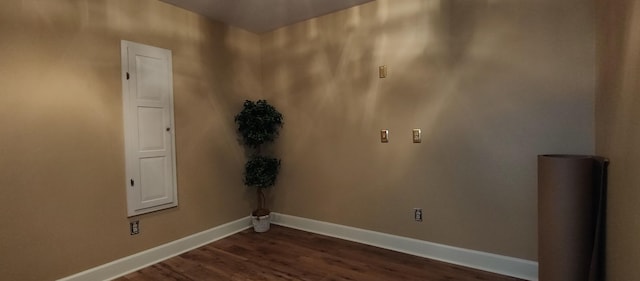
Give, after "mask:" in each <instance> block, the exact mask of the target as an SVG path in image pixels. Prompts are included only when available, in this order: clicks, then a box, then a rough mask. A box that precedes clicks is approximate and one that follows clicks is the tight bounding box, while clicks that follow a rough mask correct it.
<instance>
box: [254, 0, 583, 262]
mask: <svg viewBox="0 0 640 281" xmlns="http://www.w3.org/2000/svg"><path fill="white" fill-rule="evenodd" d="M593 13H594V5H593V3H592V2H591V1H586V0H570V1H552V0H543V1H541V0H522V1H512V0H491V1H489V0H442V1H438V0H402V1H398V0H393V1H391V0H378V1H375V2H372V3H369V4H365V5H362V6H358V7H354V8H352V9H349V10H346V11H342V12H338V13H335V14H331V15H327V16H324V17H321V18H317V19H313V20H310V21H307V22H303V23H299V24H296V25H293V26H289V27H286V28H282V29H279V30H276V31H274V32H271V33H268V34H265V35H263V36H261V40H262V53H263V56H262V66H263V91H264V95H265V96H266V97H267V98H268V99H270V100H272V101H273V103H274V104H275V105H276V106H277V107H278V108H279V109H281V110H282V111H283V113H284V115H285V122H286V123H285V126H284V130H283V133H282V136H281V138H280V139H279V140H278V142H277V150H278V151H279V153H280V155H281V156H282V158H283V162H282V163H283V164H282V165H283V166H282V169H283V171H282V174H281V177H280V179H279V182H278V184H277V186H276V187H275V188H274V190H273V192H272V199H271V200H272V205H273V206H274V209H275V211H278V212H282V213H285V214H290V215H296V216H301V217H306V218H311V219H318V220H322V221H329V222H334V223H338V224H344V225H349V226H354V227H360V228H365V229H370V230H375V231H381V232H385V233H391V234H396V235H401V236H406V237H413V238H417V239H422V240H426V241H431V242H436V243H443V244H446V245H452V246H458V247H463V248H468V249H475V250H480V251H486V252H491V253H497V254H502V255H507V256H513V257H519V258H524V259H529V260H536V259H537V253H536V245H537V244H536V241H537V236H536V233H537V225H536V218H537V213H536V212H537V202H536V200H537V182H536V174H537V171H536V155H537V154H545V153H587V154H591V153H594V149H595V144H594V117H593V111H594V84H595V42H594V40H595V38H594V37H595V35H594V30H593V26H594V15H593ZM383 64H384V65H387V66H388V68H389V70H388V72H389V76H388V77H387V78H385V79H379V78H378V77H377V75H378V73H377V71H378V66H379V65H383ZM413 128H421V129H422V132H423V137H424V139H423V142H422V143H421V144H413V143H412V142H411V129H413ZM381 129H389V130H390V139H391V140H390V142H389V143H387V144H382V143H380V140H379V131H380V130H381ZM414 207H421V208H423V209H424V222H422V223H417V222H414V221H413V210H412V208H414Z"/></svg>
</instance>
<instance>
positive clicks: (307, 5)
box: [161, 0, 373, 33]
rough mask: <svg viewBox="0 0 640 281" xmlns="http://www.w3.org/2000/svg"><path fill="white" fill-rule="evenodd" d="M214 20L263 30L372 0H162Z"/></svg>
mask: <svg viewBox="0 0 640 281" xmlns="http://www.w3.org/2000/svg"><path fill="white" fill-rule="evenodd" d="M161 1H163V2H167V3H169V4H172V5H175V6H178V7H180V8H184V9H187V10H190V11H193V12H196V13H198V14H201V15H203V16H205V17H208V18H210V19H213V20H218V21H222V22H224V23H226V24H228V25H232V26H236V27H240V28H243V29H246V30H249V31H252V32H255V33H264V32H267V31H271V30H274V29H278V28H280V27H283V26H286V25H289V24H292V23H296V22H300V21H304V20H307V19H311V18H315V17H318V16H322V15H326V14H329V13H332V12H335V11H339V10H342V9H346V8H349V7H353V6H356V5H360V4H363V3H366V2H370V1H373V0H161Z"/></svg>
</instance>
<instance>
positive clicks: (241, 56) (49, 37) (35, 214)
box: [0, 0, 261, 280]
mask: <svg viewBox="0 0 640 281" xmlns="http://www.w3.org/2000/svg"><path fill="white" fill-rule="evenodd" d="M0 38H1V40H0V198H1V200H2V204H0V228H1V230H0V276H2V277H0V279H3V280H52V279H56V278H60V277H64V276H67V275H70V274H73V273H76V272H79V271H82V270H85V269H88V268H91V267H94V266H97V265H100V264H104V263H107V262H109V261H112V260H115V259H117V258H121V257H124V256H128V255H131V254H134V253H136V252H139V251H141V250H144V249H148V248H151V247H154V246H157V245H160V244H163V243H166V242H169V241H173V240H176V239H179V238H182V237H184V236H187V235H190V234H193V233H196V232H199V231H202V230H205V229H209V228H211V227H213V226H216V225H220V224H222V223H226V222H229V221H232V220H235V219H238V218H241V217H244V216H246V215H247V214H248V213H249V212H250V210H251V206H252V204H253V202H252V199H253V193H252V192H250V190H247V189H246V188H245V187H243V185H242V182H241V180H240V179H241V174H242V170H241V169H242V165H243V163H244V154H243V151H242V149H241V147H240V146H239V145H238V143H237V141H236V139H235V126H234V124H233V115H234V113H235V112H237V111H238V110H240V109H241V105H242V101H243V99H245V98H250V97H257V95H259V93H260V91H261V86H260V84H261V82H260V67H259V63H260V52H259V39H258V36H257V35H255V34H251V33H248V32H245V31H241V30H238V29H234V28H229V27H226V26H224V25H222V24H218V23H212V22H210V21H207V20H205V19H204V18H202V17H200V16H197V15H195V14H193V13H190V12H187V11H184V10H181V9H178V8H175V7H173V6H170V5H166V4H163V3H161V2H159V1H156V0H136V1H127V0H121V1H114V0H55V1H35V0H34V1H28V0H23V1H18V0H14V1H0ZM121 39H125V40H130V41H136V42H140V43H145V44H150V45H154V46H158V47H162V48H168V49H171V50H173V66H174V69H173V71H174V95H175V120H176V133H177V135H176V146H177V165H178V171H177V174H178V188H179V191H178V192H179V201H180V206H179V207H178V208H175V209H171V210H167V211H161V212H158V213H154V214H149V215H144V216H142V217H140V223H141V226H140V227H141V234H140V235H137V236H130V235H129V224H128V220H127V218H126V203H125V198H126V197H125V185H124V183H125V178H124V147H123V126H122V99H121V95H122V91H121V76H120V75H121V72H120V71H121V70H120V67H121V66H120V40H121Z"/></svg>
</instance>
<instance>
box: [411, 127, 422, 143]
mask: <svg viewBox="0 0 640 281" xmlns="http://www.w3.org/2000/svg"><path fill="white" fill-rule="evenodd" d="M413 142H414V143H420V142H422V130H420V129H413Z"/></svg>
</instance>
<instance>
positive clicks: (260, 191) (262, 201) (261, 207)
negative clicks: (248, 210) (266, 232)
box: [252, 187, 271, 217]
mask: <svg viewBox="0 0 640 281" xmlns="http://www.w3.org/2000/svg"><path fill="white" fill-rule="evenodd" d="M256 193H257V195H258V208H257V209H256V210H255V211H253V214H252V215H253V216H255V217H262V216H266V215H268V214H269V213H271V211H269V209H267V208H265V205H266V197H265V196H264V188H262V187H258V188H256Z"/></svg>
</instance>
